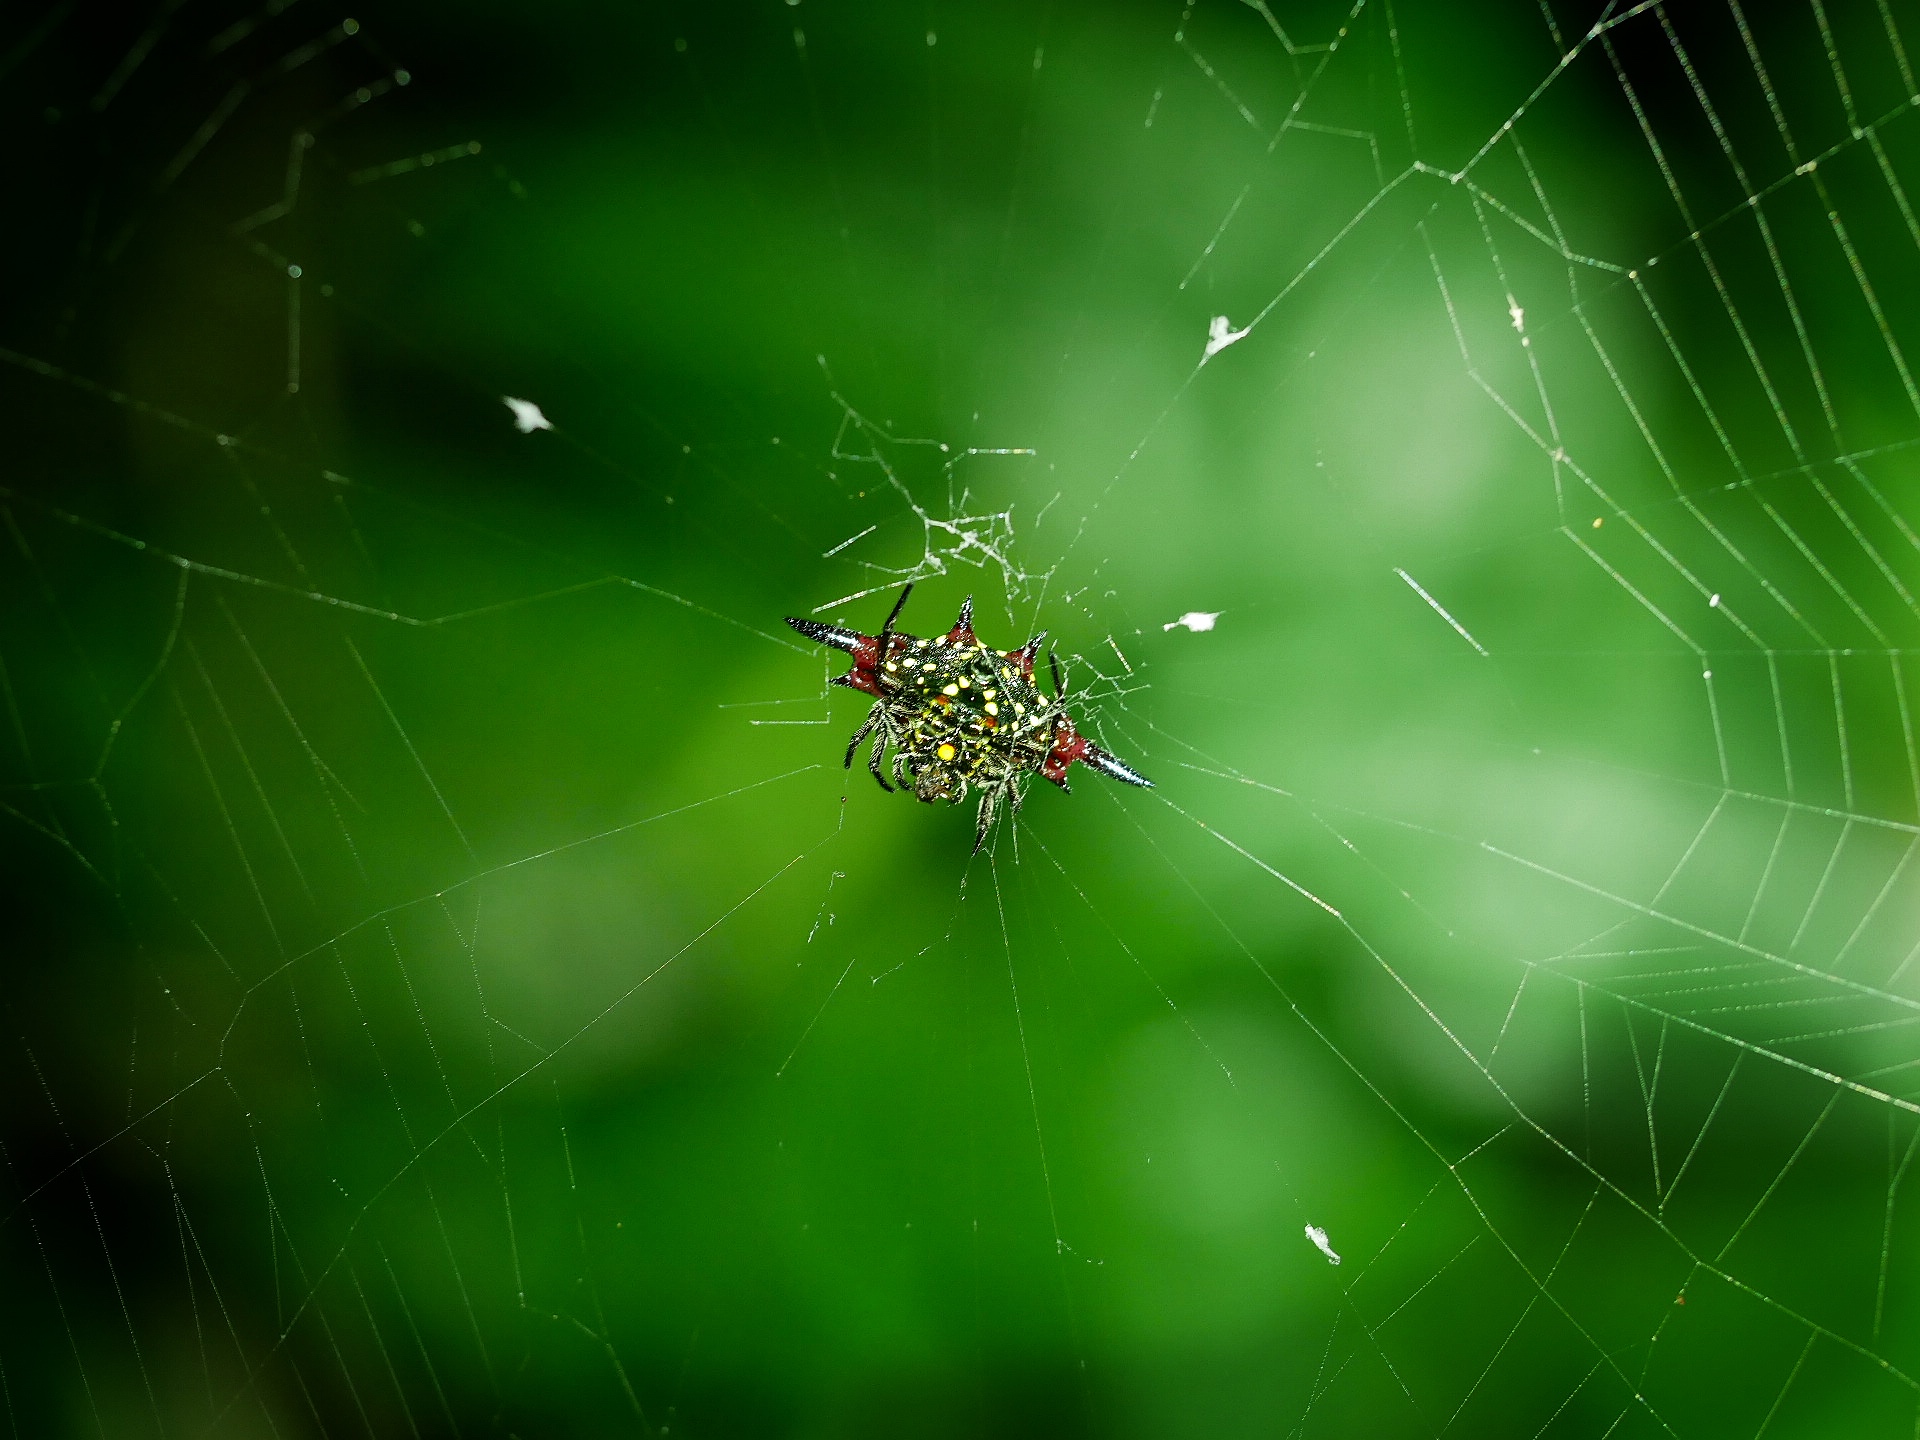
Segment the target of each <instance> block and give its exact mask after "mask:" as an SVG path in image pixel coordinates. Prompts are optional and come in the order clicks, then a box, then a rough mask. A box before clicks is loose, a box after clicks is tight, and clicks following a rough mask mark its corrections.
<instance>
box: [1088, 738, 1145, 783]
mask: <svg viewBox="0 0 1920 1440" xmlns="http://www.w3.org/2000/svg"><path fill="white" fill-rule="evenodd" d="M1080 763H1081V764H1082V765H1086V766H1088V767H1089V768H1091V769H1094V770H1098V771H1099V772H1100V773H1101V774H1102V775H1108V776H1111V777H1112V778H1113V779H1115V780H1119V781H1123V782H1124V783H1126V784H1128V785H1138V786H1139V787H1140V788H1141V789H1143V790H1151V789H1153V781H1151V780H1149V779H1147V777H1146V776H1144V775H1142V774H1141V773H1140V772H1139V771H1138V770H1135V769H1134V768H1133V767H1132V766H1131V765H1129V764H1127V763H1126V761H1124V760H1117V759H1115V758H1114V757H1113V756H1111V755H1109V754H1108V753H1107V752H1106V751H1104V750H1102V749H1101V748H1100V747H1099V746H1098V745H1089V746H1087V753H1086V754H1084V755H1082V756H1081V757H1080Z"/></svg>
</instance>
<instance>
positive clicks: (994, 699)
mask: <svg viewBox="0 0 1920 1440" xmlns="http://www.w3.org/2000/svg"><path fill="white" fill-rule="evenodd" d="M912 593H913V586H911V585H908V586H907V587H906V589H905V590H903V591H902V592H901V594H900V598H899V600H898V601H896V602H895V604H894V607H893V613H892V614H891V615H889V616H888V617H887V623H886V624H885V625H884V626H882V627H881V629H880V633H879V634H878V635H862V634H860V633H859V632H858V631H855V630H847V629H843V628H842V627H840V626H837V625H827V624H823V623H822V622H820V621H818V620H805V619H799V618H796V617H793V616H789V617H788V618H787V623H788V624H789V625H791V626H793V628H794V629H796V630H798V631H799V632H800V633H801V634H802V635H805V636H807V637H808V638H809V639H811V640H817V641H819V642H820V643H821V644H823V645H831V646H833V647H834V648H835V649H836V650H843V651H845V652H846V653H847V654H848V655H849V656H851V657H852V659H853V668H852V669H850V670H848V671H847V673H846V674H845V675H841V676H837V677H836V678H835V679H834V681H833V683H834V684H836V685H845V686H846V687H848V688H849V689H853V690H859V691H862V692H863V693H865V694H868V695H871V696H873V697H874V705H873V708H872V709H871V710H870V711H868V712H867V718H866V722H865V723H864V724H862V725H861V727H860V728H859V729H858V730H857V731H855V732H854V736H853V740H852V742H851V743H850V744H849V745H848V746H847V755H846V763H847V765H848V766H849V767H851V766H852V764H853V757H854V754H855V752H856V751H858V750H859V748H860V743H861V741H863V740H865V739H866V738H867V737H868V736H869V735H872V734H874V733H875V732H876V731H878V732H879V738H878V739H877V740H876V741H875V742H874V746H873V749H872V751H871V752H870V753H869V755H868V758H867V768H868V769H870V770H871V771H872V772H873V778H874V779H875V780H877V781H879V782H880V786H881V788H882V789H884V790H891V789H894V788H895V786H896V785H897V786H899V787H900V788H902V789H906V790H909V791H911V792H912V794H913V795H914V797H915V798H916V799H919V800H921V801H924V802H926V803H929V804H931V803H932V802H934V801H936V800H944V801H946V802H947V803H948V804H950V805H957V804H959V803H960V801H962V800H964V799H965V798H966V797H967V794H968V793H969V791H972V790H978V791H979V792H980V815H979V821H978V824H977V827H976V829H975V832H974V849H975V850H978V849H979V848H980V846H981V845H982V844H984V843H985V841H986V837H987V833H988V832H989V831H990V830H991V829H992V828H993V821H994V817H995V815H996V814H997V813H998V809H999V806H1000V804H1001V803H1002V802H1003V801H1004V802H1005V803H1007V804H1008V805H1010V806H1011V807H1012V808H1013V809H1015V810H1018V809H1019V808H1020V804H1021V800H1022V793H1021V792H1022V786H1023V785H1024V783H1025V781H1026V777H1027V776H1028V775H1030V774H1037V775H1039V776H1040V777H1041V778H1042V779H1044V780H1049V781H1051V782H1052V783H1054V784H1056V785H1058V786H1059V787H1060V788H1061V789H1062V790H1065V789H1067V788H1068V787H1067V768H1068V767H1069V766H1070V765H1072V764H1074V763H1075V762H1076V761H1078V762H1081V763H1084V764H1086V765H1089V766H1091V767H1093V768H1094V769H1096V770H1099V771H1101V772H1102V773H1104V774H1106V775H1110V776H1112V777H1113V778H1114V779H1116V780H1121V781H1125V782H1126V783H1127V784H1130V785H1141V786H1148V787H1151V785H1152V784H1153V782H1152V781H1150V780H1148V779H1147V778H1146V777H1145V776H1143V775H1140V774H1138V773H1137V772H1135V771H1134V770H1133V769H1132V768H1131V767H1129V766H1127V765H1126V764H1124V763H1122V762H1121V761H1119V760H1116V759H1115V758H1114V757H1113V756H1111V755H1109V754H1107V753H1106V752H1105V751H1104V750H1102V749H1100V748H1099V747H1098V746H1096V745H1094V744H1092V743H1091V742H1089V741H1088V740H1086V739H1085V738H1084V737H1083V736H1081V734H1080V733H1079V731H1078V730H1077V729H1076V728H1075V727H1074V723H1073V720H1072V719H1071V717H1069V716H1068V714H1067V712H1066V709H1065V707H1064V706H1063V705H1061V703H1060V696H1059V694H1055V695H1054V696H1053V697H1051V698H1049V697H1048V696H1046V695H1043V694H1042V693H1041V691H1040V687H1039V686H1038V685H1037V684H1036V683H1035V682H1034V672H1033V662H1034V659H1035V657H1036V656H1037V655H1038V654H1039V653H1040V642H1041V641H1042V640H1043V639H1044V638H1045V636H1044V635H1036V636H1034V637H1033V639H1031V640H1029V641H1028V642H1027V643H1026V644H1025V645H1023V646H1021V647H1020V648H1019V649H1018V650H1006V651H1001V650H990V649H988V648H987V647H986V646H985V645H983V644H981V643H980V639H979V637H978V636H976V635H975V634H974V633H973V601H972V600H971V599H969V600H967V601H966V603H965V604H963V605H962V606H961V607H960V618H959V620H957V621H956V622H955V623H954V626H953V628H952V629H951V630H949V631H948V632H947V633H946V634H945V635H943V636H938V637H935V638H931V639H922V638H920V637H918V636H914V635H903V634H900V633H898V632H896V631H895V630H894V628H893V622H894V621H895V620H897V619H898V618H899V616H900V611H901V610H902V609H903V608H904V607H905V606H906V603H907V596H908V595H910V594H912ZM1054 680H1055V682H1056V685H1055V688H1056V690H1058V689H1059V688H1060V684H1059V682H1060V672H1059V667H1058V665H1055V666H1054ZM888 751H891V752H892V755H893V761H892V766H891V770H892V774H893V779H894V784H892V785H890V784H888V783H887V777H886V774H885V773H883V771H882V769H881V766H882V762H883V759H884V757H885V755H886V753H887V752H888Z"/></svg>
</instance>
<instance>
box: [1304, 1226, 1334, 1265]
mask: <svg viewBox="0 0 1920 1440" xmlns="http://www.w3.org/2000/svg"><path fill="white" fill-rule="evenodd" d="M1307 1239H1309V1240H1311V1241H1312V1242H1313V1248H1314V1249H1316V1250H1318V1251H1319V1252H1320V1253H1321V1254H1322V1255H1324V1256H1326V1257H1327V1260H1328V1263H1330V1264H1333V1265H1338V1264H1339V1263H1340V1257H1339V1256H1338V1255H1336V1254H1335V1253H1334V1250H1333V1243H1332V1242H1331V1241H1330V1240H1328V1239H1327V1232H1326V1231H1324V1230H1322V1229H1321V1228H1320V1227H1319V1226H1318V1225H1309V1226H1307Z"/></svg>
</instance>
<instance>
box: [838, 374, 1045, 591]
mask: <svg viewBox="0 0 1920 1440" xmlns="http://www.w3.org/2000/svg"><path fill="white" fill-rule="evenodd" d="M817 358H818V359H819V362H820V366H821V369H822V370H823V371H825V370H826V368H827V367H826V358H825V357H824V356H821V357H817ZM829 384H831V375H830V373H829ZM830 393H831V394H832V396H833V399H834V402H835V403H836V404H838V405H839V406H840V409H841V419H840V428H839V430H838V431H837V433H836V434H835V435H834V439H833V448H832V455H833V458H834V460H835V461H836V462H839V463H841V464H852V465H868V466H872V467H873V468H874V470H875V472H877V476H878V479H879V483H881V484H883V485H885V486H886V487H887V488H888V489H891V490H892V491H893V492H894V493H895V494H897V495H898V496H899V497H900V499H901V500H902V501H904V502H905V503H906V505H907V507H908V509H909V510H911V511H912V513H913V516H914V518H915V519H916V520H918V522H919V524H920V529H921V541H922V545H921V553H920V557H919V558H918V559H917V560H916V561H914V563H912V564H910V565H905V566H901V565H888V564H882V563H880V562H878V561H873V560H867V559H863V558H858V552H854V554H851V555H849V556H848V558H849V559H851V560H853V562H854V563H855V564H857V565H859V566H860V567H861V568H862V569H864V570H866V571H867V572H868V574H869V575H870V576H871V577H872V583H870V584H867V585H863V586H861V587H860V588H859V589H857V590H854V591H852V592H850V593H849V594H846V595H841V596H838V597H836V598H835V599H832V600H829V601H827V602H826V603H825V604H824V605H816V606H814V607H813V613H814V614H816V615H818V614H822V613H824V612H826V611H828V610H832V609H835V608H837V607H838V606H841V605H845V604H847V603H848V602H849V601H853V600H859V599H862V598H863V597H865V596H868V595H873V594H877V593H879V592H880V591H883V590H889V589H893V588H896V587H898V586H899V585H901V584H903V583H904V582H907V581H911V580H922V579H925V578H926V577H927V576H929V575H945V574H948V573H949V572H950V571H951V570H952V569H954V568H956V567H959V566H967V567H971V568H972V569H976V570H994V571H997V572H998V573H999V575H1000V576H1001V579H1002V580H1003V582H1004V583H1005V586H1006V592H1007V597H1008V599H1009V601H1013V600H1017V599H1019V598H1020V597H1022V596H1024V595H1026V594H1028V593H1030V592H1033V591H1036V590H1038V591H1044V589H1045V588H1046V585H1047V583H1048V581H1050V580H1051V579H1052V577H1053V571H1052V570H1051V569H1047V570H1043V571H1037V572H1036V571H1029V570H1027V569H1025V568H1024V567H1022V566H1021V565H1020V564H1019V563H1018V561H1017V560H1016V559H1015V558H1014V547H1015V533H1014V522H1013V508H1012V507H1011V506H1009V507H1008V508H1007V509H1004V510H985V509H976V508H975V507H976V503H977V502H976V500H975V497H974V495H973V492H972V490H971V488H970V487H969V486H968V485H967V484H966V481H965V477H964V474H963V468H964V467H967V466H968V465H970V464H971V463H973V462H978V461H982V460H989V459H993V458H1015V459H1025V460H1031V459H1033V458H1034V456H1035V451H1033V450H1032V449H1031V448H1029V447H1027V446H1023V445H1010V446H980V445H968V446H954V445H949V444H947V443H946V442H944V441H941V440H932V439H921V438H915V437H909V436H903V435H896V434H894V433H893V432H892V431H891V430H890V429H888V428H887V427H886V426H885V425H881V424H877V423H876V422H874V421H872V420H869V419H868V418H867V417H866V416H864V415H862V414H861V413H860V412H859V411H858V410H856V409H855V408H854V407H853V406H852V405H850V404H848V403H847V401H846V399H845V397H844V396H842V395H841V394H840V392H839V391H838V390H832V391H831V392H830ZM915 450H918V451H921V452H931V455H930V456H929V458H933V457H936V456H937V457H938V463H939V466H940V475H941V477H942V480H943V481H944V484H945V489H946V503H945V504H944V505H943V506H941V507H940V509H939V510H937V511H936V510H934V509H931V508H929V507H928V506H926V505H924V504H922V503H921V502H920V501H919V500H918V499H917V498H915V496H914V494H913V491H912V490H911V489H910V488H909V487H908V485H907V483H906V481H905V480H904V479H903V478H902V475H901V473H900V470H899V468H898V466H897V465H896V463H895V457H896V456H897V455H900V454H904V453H911V452H913V451H915ZM860 493H861V494H862V495H864V494H865V493H866V492H865V491H864V490H862V491H861V492H860ZM1041 513H1042V514H1044V513H1045V511H1044V508H1043V510H1042V512H1041ZM880 528H881V527H880V526H878V525H869V526H868V527H867V528H866V529H865V530H862V531H861V532H860V533H859V534H857V535H854V536H851V537H849V538H848V539H846V540H843V541H841V542H840V543H839V544H838V545H835V546H834V547H833V548H832V549H831V550H829V551H827V552H826V554H827V555H829V556H832V555H839V554H841V553H842V552H845V551H848V550H850V549H851V548H852V547H853V546H854V545H855V543H856V542H858V541H860V540H863V539H865V538H866V537H867V536H868V535H871V534H873V533H874V532H875V531H876V530H878V529H880Z"/></svg>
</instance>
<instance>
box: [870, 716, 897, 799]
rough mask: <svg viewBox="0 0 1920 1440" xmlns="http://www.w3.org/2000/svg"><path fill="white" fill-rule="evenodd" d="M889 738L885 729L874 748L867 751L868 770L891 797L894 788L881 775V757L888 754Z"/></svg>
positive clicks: (874, 743)
mask: <svg viewBox="0 0 1920 1440" xmlns="http://www.w3.org/2000/svg"><path fill="white" fill-rule="evenodd" d="M889 738H890V737H889V736H888V734H887V732H886V730H885V728H884V727H883V728H882V729H881V732H880V735H879V737H878V738H877V739H876V740H875V741H874V742H873V748H872V749H871V750H869V751H867V769H868V770H870V771H872V772H873V778H874V779H875V780H878V781H879V782H880V788H881V789H882V790H884V791H886V792H887V793H888V794H889V795H891V794H892V793H893V786H891V785H889V784H888V783H887V777H886V776H884V775H882V774H881V773H880V757H881V756H882V755H883V754H885V753H886V748H887V741H888V739H889Z"/></svg>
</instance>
